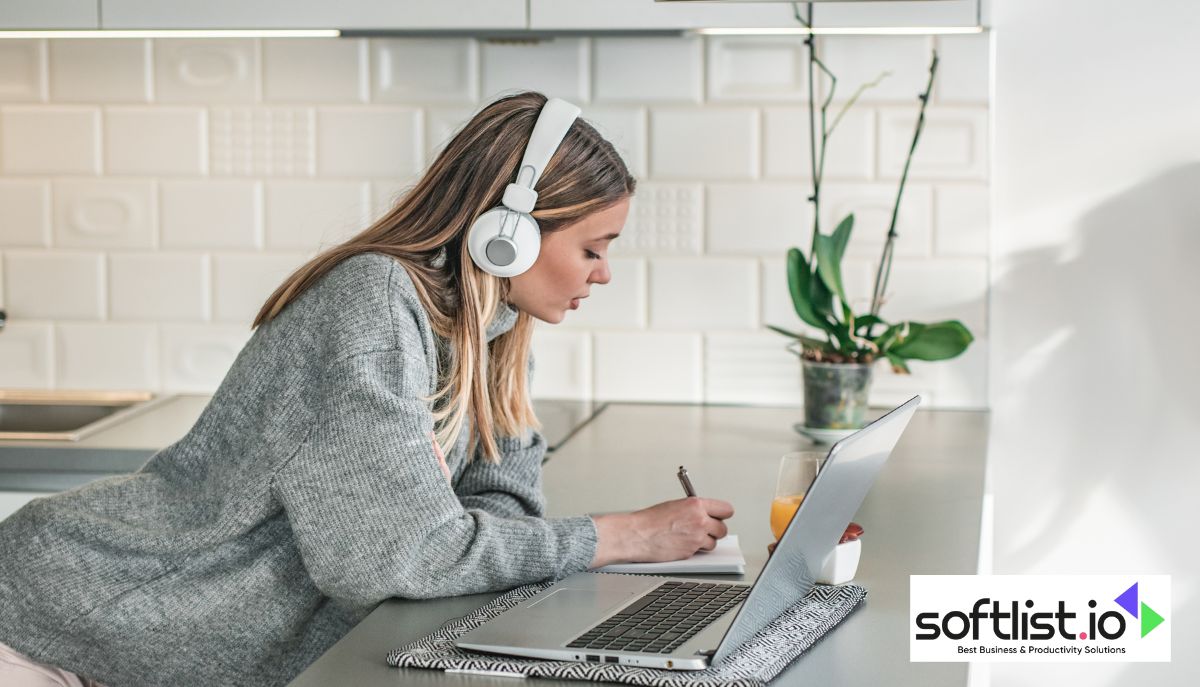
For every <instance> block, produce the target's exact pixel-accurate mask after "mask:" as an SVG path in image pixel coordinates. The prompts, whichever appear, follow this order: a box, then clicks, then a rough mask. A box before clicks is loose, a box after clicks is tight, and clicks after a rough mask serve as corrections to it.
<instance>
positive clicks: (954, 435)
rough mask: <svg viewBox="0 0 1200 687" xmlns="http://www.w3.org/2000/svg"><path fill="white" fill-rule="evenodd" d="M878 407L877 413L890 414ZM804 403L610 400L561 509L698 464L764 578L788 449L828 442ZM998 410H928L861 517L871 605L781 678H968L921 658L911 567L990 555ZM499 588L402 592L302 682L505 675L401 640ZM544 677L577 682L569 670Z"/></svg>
mask: <svg viewBox="0 0 1200 687" xmlns="http://www.w3.org/2000/svg"><path fill="white" fill-rule="evenodd" d="M882 412H884V411H882V410H878V411H875V413H874V414H873V417H877V416H878V415H880V414H882ZM799 413H800V410H799V409H795V408H762V407H757V408H755V407H731V406H697V405H652V404H618V403H614V404H609V405H608V406H607V407H606V408H605V410H604V412H603V413H602V414H600V415H599V416H598V417H597V418H596V419H595V420H594V421H592V422H590V423H588V424H587V425H586V426H584V427H583V428H582V429H581V430H579V431H578V432H577V433H576V434H575V436H574V437H572V438H571V440H570V441H569V442H567V443H566V444H565V445H563V446H562V447H561V448H560V449H559V450H558V451H557V452H556V453H555V456H554V460H552V461H550V462H548V463H547V464H546V466H545V470H544V484H545V491H546V497H547V500H548V503H549V505H548V512H547V515H549V516H564V515H574V514H580V513H598V512H605V511H616V510H632V509H636V508H640V507H644V506H647V505H650V504H652V503H656V502H659V501H664V500H668V499H673V498H678V497H679V496H680V493H679V483H678V482H677V481H676V479H675V470H676V469H677V467H678V466H679V465H680V464H685V465H687V467H688V470H689V472H690V473H691V475H692V479H693V482H694V483H695V486H696V489H697V490H698V491H699V492H700V493H701V495H711V496H714V497H720V498H724V499H726V500H729V501H731V502H732V503H733V504H734V506H735V508H736V509H737V513H736V514H735V516H734V517H733V518H731V519H730V521H729V526H730V530H731V531H732V532H734V533H736V534H738V535H739V538H740V540H741V544H742V548H743V550H744V552H745V554H746V562H747V575H746V576H744V577H742V576H719V577H713V579H725V580H730V579H746V580H751V579H753V578H754V577H755V576H756V575H757V574H758V571H759V570H761V568H762V566H763V564H764V563H765V562H766V545H767V543H768V542H769V541H771V540H772V537H771V534H770V529H769V527H768V524H767V523H768V514H769V509H770V502H771V498H772V496H773V495H774V485H775V476H776V471H777V468H778V460H779V456H780V455H782V454H783V453H787V452H789V451H797V450H812V449H814V448H815V447H814V446H813V445H812V444H811V443H810V442H809V441H808V440H807V439H804V438H802V437H800V436H798V435H796V434H795V433H793V431H792V430H791V426H792V423H793V422H795V421H796V420H798V419H799ZM988 417H989V416H988V414H987V413H984V412H969V411H931V410H919V411H918V412H917V414H916V415H915V416H914V418H913V420H912V423H911V425H910V426H909V428H908V431H907V432H906V433H905V435H904V436H903V437H902V439H901V441H900V443H899V445H898V446H897V447H896V450H895V452H894V453H893V455H892V457H891V459H890V460H889V461H888V463H887V464H886V465H885V466H884V468H883V471H882V472H881V473H880V475H879V478H878V480H877V481H876V483H875V485H874V487H873V489H872V491H871V493H870V494H869V495H868V496H867V499H866V501H865V502H864V503H863V506H862V508H861V509H860V510H859V512H858V514H857V515H856V516H855V521H856V522H858V523H861V524H862V525H863V527H864V529H865V534H864V535H863V551H862V561H861V563H860V566H859V569H858V575H857V578H856V580H855V581H856V582H857V583H859V584H862V585H864V586H866V587H867V589H868V590H869V594H868V597H867V601H866V602H865V603H864V605H863V606H862V607H861V608H859V609H858V610H857V611H855V612H854V613H853V614H851V615H850V616H849V617H848V618H847V619H846V620H845V621H844V622H843V623H842V624H841V625H839V626H838V627H837V628H836V629H835V630H834V631H832V632H831V633H830V634H829V635H827V636H826V637H825V638H824V639H822V640H821V641H820V642H818V643H817V644H816V645H815V646H813V647H812V648H811V649H810V650H809V651H808V652H806V653H805V654H804V655H803V656H801V657H800V658H799V659H797V660H796V661H795V662H794V663H793V664H792V665H791V666H790V667H789V668H788V669H787V670H786V671H784V672H783V673H781V674H780V676H779V677H778V678H777V679H776V680H775V681H773V682H772V684H773V685H775V684H778V685H800V684H807V685H865V684H888V685H892V686H895V687H903V686H905V685H913V686H914V687H915V686H917V685H920V686H921V687H932V686H937V685H957V686H961V685H964V684H966V681H967V664H965V663H910V662H909V660H908V652H909V648H908V647H909V640H908V633H909V627H908V623H909V619H908V611H909V609H908V602H909V592H908V585H909V582H908V578H909V575H911V574H971V573H974V572H976V569H977V561H978V556H979V537H980V519H981V513H982V502H983V486H984V483H983V480H984V467H985V463H986V444H987V427H988ZM496 596H497V594H491V593H489V594H477V595H472V596H465V597H457V598H448V599H434V600H428V601H410V600H403V599H389V600H387V601H385V602H383V603H382V604H380V605H379V607H378V608H376V609H375V610H374V611H373V612H372V613H371V614H370V615H369V616H367V618H365V619H364V620H363V621H362V622H361V623H359V624H358V625H357V626H356V627H355V628H354V629H353V630H351V631H350V633H348V634H347V635H346V637H344V638H343V639H342V640H341V641H339V642H338V643H337V644H335V645H334V646H333V647H332V648H330V650H329V651H327V652H326V653H325V654H324V655H323V656H322V657H321V658H320V659H318V660H317V661H316V662H314V663H313V664H312V665H311V666H309V668H308V669H307V670H305V671H304V672H303V673H302V674H301V675H299V676H298V677H297V678H296V679H295V680H294V681H293V682H292V683H291V685H292V687H315V686H317V685H328V684H353V685H366V686H369V685H395V684H399V683H402V684H406V685H408V684H412V685H433V684H437V685H446V684H463V685H466V684H484V683H495V684H504V685H511V684H513V681H512V680H511V679H505V678H487V677H480V676H462V675H447V674H444V673H441V672H437V671H430V670H418V669H404V670H403V671H401V670H400V669H396V668H392V667H390V666H388V665H387V664H386V662H385V661H384V656H385V655H386V654H387V653H388V651H390V650H392V649H394V648H396V647H397V646H399V645H401V644H404V643H406V642H409V641H412V640H415V639H418V638H420V637H422V636H424V635H426V634H428V633H429V632H432V631H433V630H435V629H437V627H438V626H440V625H441V624H442V623H443V622H445V621H446V620H449V619H451V618H456V617H459V616H462V615H465V614H467V613H469V612H471V611H472V610H474V609H476V608H478V607H479V606H481V605H483V604H485V603H487V602H488V601H490V600H491V599H493V598H495V597H496ZM538 684H539V685H543V684H545V685H560V686H561V687H569V686H570V685H573V684H577V683H573V682H566V681H549V680H541V679H539V680H538Z"/></svg>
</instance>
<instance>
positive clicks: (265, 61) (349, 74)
mask: <svg viewBox="0 0 1200 687" xmlns="http://www.w3.org/2000/svg"><path fill="white" fill-rule="evenodd" d="M262 94H263V100H265V101H267V102H277V103H313V102H317V103H326V102H364V101H366V99H367V41H366V39H363V38H349V39H338V38H275V39H266V40H264V41H263V42H262Z"/></svg>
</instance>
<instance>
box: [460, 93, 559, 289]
mask: <svg viewBox="0 0 1200 687" xmlns="http://www.w3.org/2000/svg"><path fill="white" fill-rule="evenodd" d="M579 112H580V110H579V108H578V107H576V106H574V105H572V104H571V103H568V102H567V101H565V100H559V99H558V98H551V99H549V100H547V101H546V104H545V105H544V106H543V107H542V111H541V113H539V114H538V118H537V122H536V123H534V125H533V133H532V134H531V135H530V136H529V144H528V145H526V146H525V155H524V157H522V158H521V166H520V167H519V168H517V178H516V181H515V182H513V183H511V184H509V185H508V186H507V187H505V189H504V197H503V198H502V199H501V201H500V205H497V206H496V207H494V208H492V209H491V210H488V211H487V212H485V213H483V214H482V215H480V216H479V217H478V218H476V220H475V221H474V222H473V223H472V224H471V229H470V230H469V231H468V233H467V250H469V251H470V253H471V259H472V260H474V261H475V264H476V265H478V266H479V269H481V270H483V271H484V272H487V273H488V274H494V275H496V276H497V277H515V276H517V275H518V274H521V273H522V272H524V271H525V270H528V269H529V268H530V267H532V266H533V263H534V261H536V260H537V257H538V253H539V252H541V250H542V234H541V231H540V230H539V229H538V224H537V220H535V219H534V218H533V215H532V214H530V213H532V212H533V206H534V204H535V203H536V202H537V191H534V190H533V187H534V186H535V185H536V184H537V182H538V179H540V178H541V176H542V172H543V171H544V170H545V169H546V165H547V164H548V163H549V162H550V158H551V157H552V156H553V155H554V151H556V150H558V146H559V145H560V144H562V141H563V139H564V138H566V135H567V132H568V131H569V130H570V129H571V125H572V124H574V123H575V119H576V118H577V117H578V116H579Z"/></svg>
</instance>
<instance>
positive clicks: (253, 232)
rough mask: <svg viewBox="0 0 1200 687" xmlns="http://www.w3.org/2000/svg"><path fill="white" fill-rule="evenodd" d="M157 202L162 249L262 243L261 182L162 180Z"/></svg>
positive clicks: (244, 246) (245, 245)
mask: <svg viewBox="0 0 1200 687" xmlns="http://www.w3.org/2000/svg"><path fill="white" fill-rule="evenodd" d="M159 199H160V204H161V208H162V210H161V212H162V216H161V222H162V245H163V247H164V248H210V247H222V248H256V247H259V246H261V245H262V243H263V237H262V234H263V230H262V216H263V209H262V205H263V203H262V183H261V182H258V181H243V180H240V179H214V180H203V181H164V182H162V183H161V184H160V185H159Z"/></svg>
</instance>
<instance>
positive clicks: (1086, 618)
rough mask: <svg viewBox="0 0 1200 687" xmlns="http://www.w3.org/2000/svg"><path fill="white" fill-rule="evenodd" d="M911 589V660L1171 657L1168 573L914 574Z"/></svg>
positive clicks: (1071, 659) (1157, 659) (1073, 659)
mask: <svg viewBox="0 0 1200 687" xmlns="http://www.w3.org/2000/svg"><path fill="white" fill-rule="evenodd" d="M1131 580H1133V581H1132V582H1131ZM1116 590H1124V591H1120V592H1119V593H1115V594H1114V592H1115V591H1116ZM910 594H911V595H910V616H911V623H910V637H909V648H910V658H911V660H913V661H986V662H999V661H1011V662H1036V661H1170V660H1171V632H1170V623H1169V622H1168V621H1167V617H1168V616H1169V613H1170V604H1171V578H1170V576H1168V575H1142V576H1131V577H1120V576H1112V575H912V576H911V577H910ZM1151 602H1152V603H1153V606H1151V605H1150V604H1151Z"/></svg>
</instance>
